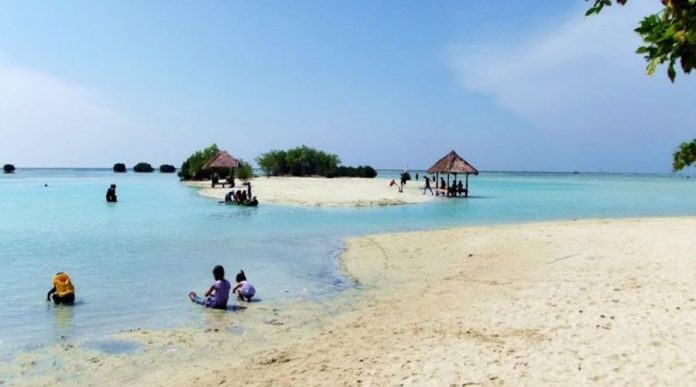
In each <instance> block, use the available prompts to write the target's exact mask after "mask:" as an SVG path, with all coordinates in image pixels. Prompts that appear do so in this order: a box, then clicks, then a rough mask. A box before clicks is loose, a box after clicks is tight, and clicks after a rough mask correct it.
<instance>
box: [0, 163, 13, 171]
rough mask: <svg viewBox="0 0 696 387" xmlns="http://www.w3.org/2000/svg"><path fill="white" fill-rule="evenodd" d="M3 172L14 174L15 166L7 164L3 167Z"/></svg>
mask: <svg viewBox="0 0 696 387" xmlns="http://www.w3.org/2000/svg"><path fill="white" fill-rule="evenodd" d="M2 170H3V172H5V173H14V171H15V166H14V165H12V164H5V165H3V166H2Z"/></svg>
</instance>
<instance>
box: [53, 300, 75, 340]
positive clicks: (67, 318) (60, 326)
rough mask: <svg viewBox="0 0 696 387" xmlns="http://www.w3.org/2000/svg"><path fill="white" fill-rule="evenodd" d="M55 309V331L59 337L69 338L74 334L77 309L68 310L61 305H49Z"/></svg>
mask: <svg viewBox="0 0 696 387" xmlns="http://www.w3.org/2000/svg"><path fill="white" fill-rule="evenodd" d="M49 308H50V309H53V311H52V312H53V319H54V325H53V327H54V329H55V332H56V336H57V337H61V336H62V337H63V338H68V337H70V334H71V333H72V329H73V320H74V317H75V308H66V307H64V306H61V305H52V304H49Z"/></svg>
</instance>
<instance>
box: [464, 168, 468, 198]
mask: <svg viewBox="0 0 696 387" xmlns="http://www.w3.org/2000/svg"><path fill="white" fill-rule="evenodd" d="M464 197H465V198H468V197H469V174H468V173H467V174H466V188H464Z"/></svg>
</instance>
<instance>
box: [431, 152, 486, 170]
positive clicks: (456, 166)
mask: <svg viewBox="0 0 696 387" xmlns="http://www.w3.org/2000/svg"><path fill="white" fill-rule="evenodd" d="M428 173H466V174H472V175H478V170H477V169H476V168H474V167H473V166H472V165H471V164H469V163H468V162H467V161H466V160H464V159H463V158H461V157H459V155H458V154H457V152H455V151H451V152H450V153H448V154H446V155H445V157H443V158H441V159H440V160H437V162H436V163H435V164H433V166H432V167H430V168H428Z"/></svg>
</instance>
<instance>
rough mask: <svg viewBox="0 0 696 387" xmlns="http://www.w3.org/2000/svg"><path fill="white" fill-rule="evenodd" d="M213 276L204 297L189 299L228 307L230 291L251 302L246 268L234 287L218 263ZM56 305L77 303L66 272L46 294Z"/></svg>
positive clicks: (55, 278) (194, 294) (196, 296)
mask: <svg viewBox="0 0 696 387" xmlns="http://www.w3.org/2000/svg"><path fill="white" fill-rule="evenodd" d="M213 278H214V279H215V282H213V284H212V285H211V286H210V288H209V289H208V291H206V292H205V295H204V296H203V297H200V296H198V295H197V294H196V292H194V291H192V292H190V293H189V295H188V296H189V299H190V300H191V302H195V303H196V304H200V305H204V306H205V307H206V308H213V309H227V301H228V299H229V296H230V292H232V293H233V294H236V295H237V299H238V300H239V301H246V302H251V299H252V298H253V297H254V295H255V294H256V289H255V288H254V285H252V284H251V282H249V281H248V280H247V278H246V274H244V270H240V271H239V273H237V277H236V278H235V279H236V282H237V283H236V285H235V287H234V288H232V286H231V285H230V283H229V281H227V280H226V279H225V268H223V267H222V266H221V265H217V266H215V267H214V268H213ZM51 299H53V302H54V303H55V304H56V305H60V304H64V305H72V304H74V303H75V286H74V285H73V283H72V280H71V279H70V276H69V275H68V274H67V273H64V272H62V271H61V272H58V273H56V275H55V276H54V277H53V287H52V288H51V290H49V291H48V294H46V301H51Z"/></svg>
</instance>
